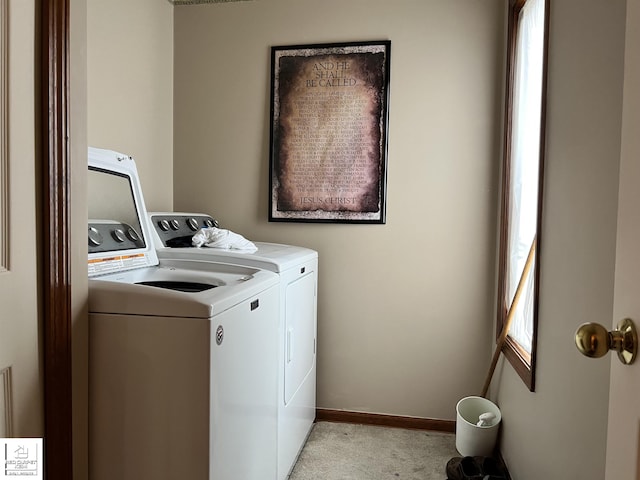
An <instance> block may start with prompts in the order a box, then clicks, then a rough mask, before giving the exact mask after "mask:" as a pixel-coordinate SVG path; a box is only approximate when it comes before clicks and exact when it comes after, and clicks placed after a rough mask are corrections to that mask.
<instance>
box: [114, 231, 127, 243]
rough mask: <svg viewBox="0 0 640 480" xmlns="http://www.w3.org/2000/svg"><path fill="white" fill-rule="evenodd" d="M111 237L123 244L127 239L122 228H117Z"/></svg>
mask: <svg viewBox="0 0 640 480" xmlns="http://www.w3.org/2000/svg"><path fill="white" fill-rule="evenodd" d="M111 236H112V237H113V239H114V240H115V241H116V242H118V243H122V242H124V241H125V240H126V239H127V237H125V236H124V232H123V231H122V229H120V228H116V229H115V230H113V231H112V232H111Z"/></svg>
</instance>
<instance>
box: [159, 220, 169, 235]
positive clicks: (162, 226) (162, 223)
mask: <svg viewBox="0 0 640 480" xmlns="http://www.w3.org/2000/svg"><path fill="white" fill-rule="evenodd" d="M158 226H159V227H160V230H162V231H163V232H166V231H167V230H169V222H167V221H166V220H160V221H159V222H158Z"/></svg>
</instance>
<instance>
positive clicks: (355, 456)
mask: <svg viewBox="0 0 640 480" xmlns="http://www.w3.org/2000/svg"><path fill="white" fill-rule="evenodd" d="M455 456H459V454H458V452H456V448H455V435H453V434H449V433H438V432H426V431H423V430H404V429H399V428H389V427H375V426H370V425H354V424H345V423H330V422H318V423H316V424H315V425H314V427H313V430H312V431H311V434H310V435H309V439H308V440H307V443H306V445H305V446H304V448H303V450H302V452H301V453H300V457H299V458H298V462H297V463H296V465H295V467H294V468H293V471H292V472H291V476H290V477H289V480H382V479H390V480H395V479H401V480H445V479H446V478H447V476H446V473H445V466H446V464H447V461H448V460H449V459H450V458H451V457H455Z"/></svg>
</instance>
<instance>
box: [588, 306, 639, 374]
mask: <svg viewBox="0 0 640 480" xmlns="http://www.w3.org/2000/svg"><path fill="white" fill-rule="evenodd" d="M576 346H577V347H578V350H580V353H582V354H583V355H585V356H587V357H592V358H599V357H602V356H603V355H605V354H606V353H607V352H608V351H609V350H615V351H616V352H617V353H618V358H619V359H620V361H621V362H622V363H624V364H625V365H631V364H632V363H633V361H634V360H635V359H636V355H637V353H638V332H637V331H636V327H635V325H634V323H633V321H632V320H631V319H630V318H625V319H624V320H621V321H620V322H618V326H617V330H612V331H611V332H609V331H607V329H606V328H605V327H603V326H602V325H600V324H598V323H583V324H582V325H580V326H579V327H578V330H576Z"/></svg>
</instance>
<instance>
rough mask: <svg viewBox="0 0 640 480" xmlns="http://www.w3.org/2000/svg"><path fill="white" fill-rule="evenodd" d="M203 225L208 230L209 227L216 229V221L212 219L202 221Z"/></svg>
mask: <svg viewBox="0 0 640 480" xmlns="http://www.w3.org/2000/svg"><path fill="white" fill-rule="evenodd" d="M204 224H205V225H206V226H207V227H209V228H211V227H218V221H217V220H214V219H213V218H207V219H206V220H205V221H204Z"/></svg>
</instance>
